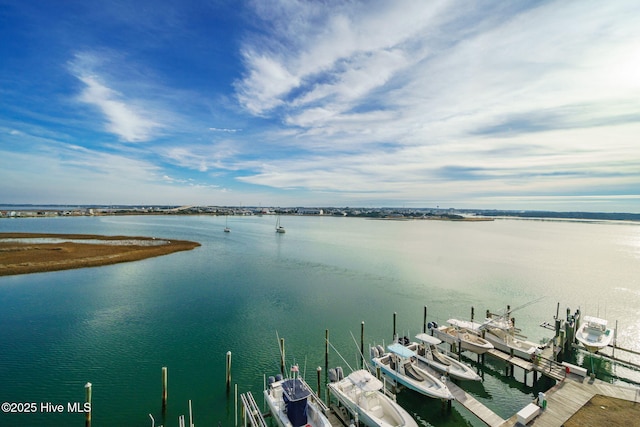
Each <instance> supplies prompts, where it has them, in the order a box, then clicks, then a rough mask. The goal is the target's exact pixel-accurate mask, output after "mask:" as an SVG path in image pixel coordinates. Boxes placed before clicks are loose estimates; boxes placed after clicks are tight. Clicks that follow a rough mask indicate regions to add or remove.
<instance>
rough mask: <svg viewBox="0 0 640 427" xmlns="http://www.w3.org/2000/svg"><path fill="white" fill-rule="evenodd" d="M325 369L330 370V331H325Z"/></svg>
mask: <svg viewBox="0 0 640 427" xmlns="http://www.w3.org/2000/svg"><path fill="white" fill-rule="evenodd" d="M324 368H325V369H327V370H328V369H329V330H328V329H325V330H324Z"/></svg>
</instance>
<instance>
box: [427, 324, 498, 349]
mask: <svg viewBox="0 0 640 427" xmlns="http://www.w3.org/2000/svg"><path fill="white" fill-rule="evenodd" d="M447 323H449V324H448V325H442V326H437V324H436V325H433V324H432V327H431V332H432V333H433V336H434V337H436V338H439V339H441V340H442V341H444V342H446V343H449V344H458V342H459V343H460V346H461V347H462V349H463V350H468V351H471V352H473V353H477V354H484V353H486V352H487V351H489V350H491V349H493V344H491V343H490V342H489V341H487V340H486V339H484V338H482V337H481V336H480V335H479V333H478V332H477V331H478V329H477V328H479V327H480V326H481V325H480V323H475V322H467V321H464V320H457V319H449V320H447Z"/></svg>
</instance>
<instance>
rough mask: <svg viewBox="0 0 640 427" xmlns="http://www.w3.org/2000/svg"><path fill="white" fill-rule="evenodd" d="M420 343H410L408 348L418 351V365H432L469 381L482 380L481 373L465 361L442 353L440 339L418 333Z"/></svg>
mask: <svg viewBox="0 0 640 427" xmlns="http://www.w3.org/2000/svg"><path fill="white" fill-rule="evenodd" d="M416 338H417V339H418V340H419V341H420V342H419V343H415V342H414V343H410V344H409V345H408V346H407V348H408V349H409V350H413V351H415V352H416V354H417V356H418V366H419V367H422V366H430V367H431V368H433V369H435V370H436V371H438V372H441V373H443V374H446V375H449V376H451V377H452V378H456V379H459V380H468V381H480V380H482V378H480V375H478V373H477V372H476V371H474V370H473V368H472V367H471V366H469V365H467V364H465V363H462V362H459V361H458V360H456V359H454V358H453V357H450V356H447V355H446V354H444V353H442V352H441V351H440V349H439V348H438V344H440V343H441V342H442V341H440V340H439V339H438V338H436V337H432V336H431V335H428V334H418V335H416Z"/></svg>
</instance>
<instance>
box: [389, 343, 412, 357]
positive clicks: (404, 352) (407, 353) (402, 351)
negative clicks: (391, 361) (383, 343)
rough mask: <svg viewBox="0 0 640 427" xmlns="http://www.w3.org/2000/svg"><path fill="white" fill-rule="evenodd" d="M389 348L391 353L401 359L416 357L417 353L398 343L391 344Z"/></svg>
mask: <svg viewBox="0 0 640 427" xmlns="http://www.w3.org/2000/svg"><path fill="white" fill-rule="evenodd" d="M387 348H388V349H389V351H390V352H391V353H395V354H397V355H398V356H400V357H405V358H409V357H413V356H415V355H416V353H415V352H414V351H411V350H409V349H408V348H407V347H405V346H403V345H402V344H398V343H394V344H391V345H389V346H387Z"/></svg>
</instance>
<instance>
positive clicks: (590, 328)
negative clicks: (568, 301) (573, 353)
mask: <svg viewBox="0 0 640 427" xmlns="http://www.w3.org/2000/svg"><path fill="white" fill-rule="evenodd" d="M576 339H577V340H578V342H580V344H582V345H583V346H584V347H585V348H586V349H587V350H588V351H589V352H591V353H595V352H597V351H600V350H602V349H603V348H605V347H607V346H608V345H609V344H611V340H612V339H613V329H611V328H608V327H607V321H606V320H605V319H600V318H599V317H593V316H584V319H583V321H582V323H581V324H580V327H579V328H578V330H577V331H576Z"/></svg>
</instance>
